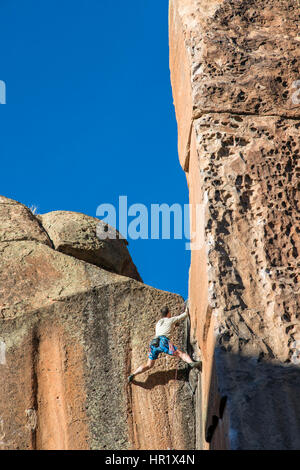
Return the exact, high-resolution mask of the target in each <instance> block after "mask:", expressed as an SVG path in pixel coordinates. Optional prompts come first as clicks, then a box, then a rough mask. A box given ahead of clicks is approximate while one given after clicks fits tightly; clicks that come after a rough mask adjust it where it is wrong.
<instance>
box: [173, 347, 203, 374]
mask: <svg viewBox="0 0 300 470" xmlns="http://www.w3.org/2000/svg"><path fill="white" fill-rule="evenodd" d="M174 356H177V357H180V359H182V360H183V361H184V362H187V363H188V364H189V366H190V367H192V368H194V367H197V368H198V369H201V368H202V361H196V362H194V361H193V360H192V359H191V358H190V356H189V355H188V354H187V353H185V352H183V351H180V350H179V349H176V351H175V352H174Z"/></svg>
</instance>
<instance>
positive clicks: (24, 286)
mask: <svg viewBox="0 0 300 470" xmlns="http://www.w3.org/2000/svg"><path fill="white" fill-rule="evenodd" d="M0 212H1V228H0V234H1V240H0V252H1V257H0V286H1V288H0V289H1V292H0V436H1V439H0V448H1V449H166V448H168V447H169V448H171V447H176V448H178V449H180V448H181V449H186V448H193V446H194V428H193V426H194V413H193V393H192V391H191V388H190V386H189V383H188V381H187V372H186V369H185V368H184V367H183V366H182V364H180V365H179V371H178V374H177V373H176V368H177V362H176V360H175V359H172V358H169V357H165V358H163V359H161V360H159V361H158V365H157V367H156V368H155V369H152V370H151V371H150V372H149V373H146V374H144V375H143V376H139V377H137V380H136V383H135V385H134V386H128V384H127V376H128V375H129V373H130V371H132V370H133V369H134V368H136V367H137V366H138V365H139V364H140V363H143V362H145V361H146V358H147V350H148V344H149V341H150V339H151V338H152V337H153V328H154V325H155V323H156V321H157V317H158V316H159V312H160V309H161V308H162V307H163V306H164V305H166V304H167V305H169V306H170V308H171V309H172V311H173V312H174V313H180V312H181V311H182V308H183V299H182V298H181V297H180V296H178V295H176V294H171V293H167V292H162V291H159V290H157V289H153V288H151V287H149V286H146V285H145V284H143V283H142V282H139V281H137V280H135V279H132V278H130V277H127V276H122V275H119V274H116V273H113V272H111V270H112V269H114V270H119V267H120V269H121V266H122V265H123V264H122V263H121V261H122V262H123V261H124V260H126V261H128V260H130V262H131V263H132V261H131V258H130V255H129V253H126V252H125V250H127V248H126V246H125V244H123V241H120V243H122V245H117V248H116V244H115V243H112V245H111V246H110V247H109V246H108V245H105V246H104V248H103V250H102V251H101V249H102V248H101V247H99V246H97V243H96V239H95V237H94V232H93V227H94V224H95V220H91V219H92V218H88V217H86V216H84V215H80V214H72V213H70V212H68V213H66V214H65V215H64V213H62V212H60V213H59V214H58V215H57V216H58V218H56V214H55V213H54V214H53V213H51V214H45V215H43V216H39V217H38V218H37V217H35V216H34V215H33V214H31V212H30V211H29V210H28V209H27V208H26V207H25V206H23V205H22V204H20V203H17V202H16V201H12V200H9V199H7V198H4V197H1V199H0ZM64 217H65V220H66V225H64V223H63V221H64ZM43 226H44V227H43ZM45 227H47V230H45ZM80 227H81V231H80ZM90 228H91V231H89V230H90ZM85 229H86V233H87V234H88V238H87V239H85V238H84V237H82V233H83V232H85ZM48 230H49V233H48ZM49 235H50V236H49ZM77 237H78V239H77ZM117 241H118V240H117ZM112 242H115V240H113V241H112ZM107 243H109V241H107ZM73 245H74V250H72V246H73ZM55 247H57V248H58V249H59V250H60V249H62V248H63V249H62V251H65V252H61V251H57V250H56V249H55ZM78 247H79V250H78ZM114 249H116V253H117V257H118V256H121V259H120V260H117V257H116V258H115V254H114V253H113V250H114ZM85 250H86V252H87V253H86V258H85V255H84V251H85ZM66 252H67V253H68V254H66ZM78 252H79V258H80V259H78V258H77V257H76V256H77V254H78ZM91 252H92V253H93V254H92V256H91ZM82 258H85V259H86V260H89V262H87V261H86V260H85V261H84V260H83V259H82ZM99 260H100V262H99ZM103 260H104V261H103ZM108 260H109V262H110V264H109V266H108V268H109V270H107V269H103V265H106V266H107V264H106V263H107V262H108ZM114 260H116V262H118V263H119V262H120V263H121V264H120V265H118V264H116V263H115V262H114ZM98 262H99V264H101V265H102V267H101V268H100V267H99V266H96V264H98ZM131 272H135V273H137V270H136V268H135V267H134V265H133V263H132V269H131ZM181 331H182V333H181V334H178V337H177V340H178V341H179V343H182V342H183V341H184V336H183V333H184V330H181ZM175 379H177V380H175Z"/></svg>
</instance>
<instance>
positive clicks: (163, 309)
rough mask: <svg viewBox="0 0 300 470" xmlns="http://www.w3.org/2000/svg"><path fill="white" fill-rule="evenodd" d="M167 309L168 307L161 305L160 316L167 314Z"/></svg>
mask: <svg viewBox="0 0 300 470" xmlns="http://www.w3.org/2000/svg"><path fill="white" fill-rule="evenodd" d="M169 311H170V310H169V307H163V308H162V309H161V316H162V317H166V316H167V315H168V313H169Z"/></svg>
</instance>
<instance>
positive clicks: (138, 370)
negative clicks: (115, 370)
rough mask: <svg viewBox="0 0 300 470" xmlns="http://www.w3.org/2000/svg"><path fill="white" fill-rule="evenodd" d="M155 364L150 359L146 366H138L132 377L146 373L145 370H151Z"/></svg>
mask: <svg viewBox="0 0 300 470" xmlns="http://www.w3.org/2000/svg"><path fill="white" fill-rule="evenodd" d="M154 364H155V361H153V360H152V359H148V361H147V364H145V365H143V366H140V367H138V368H137V370H136V371H135V372H134V373H133V375H138V374H142V373H143V372H146V371H147V370H149V369H151V368H152V367H153V366H154Z"/></svg>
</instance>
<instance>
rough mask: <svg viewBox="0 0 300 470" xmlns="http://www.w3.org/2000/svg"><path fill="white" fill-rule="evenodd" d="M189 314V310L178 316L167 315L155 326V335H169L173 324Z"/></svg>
mask: <svg viewBox="0 0 300 470" xmlns="http://www.w3.org/2000/svg"><path fill="white" fill-rule="evenodd" d="M186 316H187V312H184V313H182V314H181V315H178V316H177V317H171V318H168V317H165V318H161V319H160V320H159V321H158V322H157V323H156V327H155V336H167V337H168V336H169V335H170V333H171V329H172V326H173V325H174V323H177V322H178V321H180V320H183V319H184V318H185V317H186Z"/></svg>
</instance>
